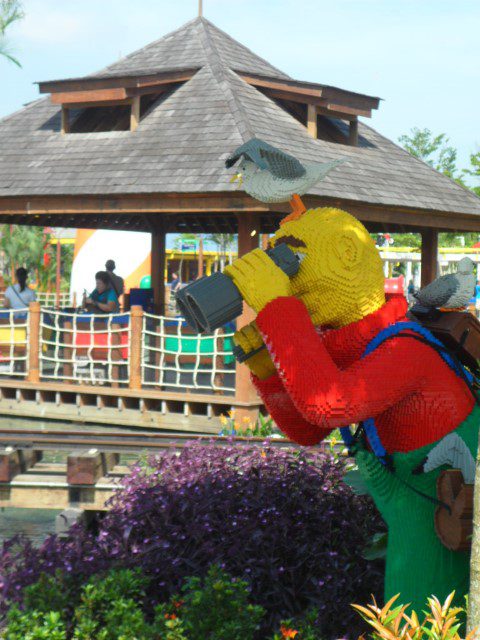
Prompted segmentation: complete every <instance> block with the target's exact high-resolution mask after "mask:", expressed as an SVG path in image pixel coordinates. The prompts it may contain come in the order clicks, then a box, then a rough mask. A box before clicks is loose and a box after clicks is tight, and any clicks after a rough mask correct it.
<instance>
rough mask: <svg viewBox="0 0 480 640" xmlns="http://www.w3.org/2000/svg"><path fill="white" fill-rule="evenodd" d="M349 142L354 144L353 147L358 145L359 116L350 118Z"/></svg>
mask: <svg viewBox="0 0 480 640" xmlns="http://www.w3.org/2000/svg"><path fill="white" fill-rule="evenodd" d="M348 144H350V145H352V147H358V118H355V119H354V120H350V128H349V131H348Z"/></svg>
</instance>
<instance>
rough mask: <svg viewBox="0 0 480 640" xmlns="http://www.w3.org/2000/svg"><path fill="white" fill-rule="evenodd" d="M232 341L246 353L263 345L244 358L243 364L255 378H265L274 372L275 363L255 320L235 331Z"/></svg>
mask: <svg viewBox="0 0 480 640" xmlns="http://www.w3.org/2000/svg"><path fill="white" fill-rule="evenodd" d="M233 341H234V343H235V344H236V345H237V346H239V347H241V348H242V349H243V351H244V352H245V353H246V354H247V355H248V354H249V353H250V352H253V351H256V350H257V349H260V348H261V347H262V346H263V347H264V348H263V349H262V350H261V351H258V352H257V353H255V354H254V355H252V356H251V357H250V358H248V359H247V360H245V364H246V365H247V367H248V368H249V369H250V371H251V372H252V373H253V374H254V375H255V376H257V378H259V379H260V380H265V379H266V378H269V377H270V376H271V375H273V374H274V373H275V372H276V369H275V365H274V364H273V362H272V359H271V358H270V354H269V353H268V351H267V349H266V347H265V345H264V343H263V339H262V336H261V335H260V332H259V330H258V329H257V325H256V324H255V322H251V323H250V324H247V325H246V326H245V327H242V328H241V329H240V330H239V331H236V332H235V334H234V336H233Z"/></svg>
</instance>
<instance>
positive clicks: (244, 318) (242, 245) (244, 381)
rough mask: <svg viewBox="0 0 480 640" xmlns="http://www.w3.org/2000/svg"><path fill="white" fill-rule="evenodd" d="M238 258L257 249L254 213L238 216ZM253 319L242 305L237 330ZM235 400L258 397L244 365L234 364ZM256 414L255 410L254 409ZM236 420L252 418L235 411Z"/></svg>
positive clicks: (250, 312) (257, 223)
mask: <svg viewBox="0 0 480 640" xmlns="http://www.w3.org/2000/svg"><path fill="white" fill-rule="evenodd" d="M237 219H238V257H239V258H241V257H242V256H244V255H245V254H246V253H249V252H250V251H253V249H256V248H257V247H258V243H259V239H260V235H259V220H258V217H257V215H256V214H255V213H254V212H249V213H244V214H242V215H239V216H238V218H237ZM254 319H255V313H254V312H253V310H252V309H250V307H247V305H246V304H245V303H244V305H243V313H242V315H241V316H240V317H239V318H238V319H237V329H240V328H241V327H244V326H245V325H247V324H249V323H250V322H252V321H253V320H254ZM235 399H236V401H239V402H242V403H251V402H255V401H256V400H257V401H258V395H257V392H256V389H255V387H254V386H253V384H252V381H251V377H250V371H249V369H248V367H247V366H246V365H245V364H239V363H238V362H237V363H236V373H235ZM254 411H255V412H256V408H255V409H254ZM235 413H236V415H235V418H236V419H240V420H242V418H243V417H249V418H253V417H254V415H253V414H252V410H248V409H246V410H243V411H242V410H241V409H236V411H235Z"/></svg>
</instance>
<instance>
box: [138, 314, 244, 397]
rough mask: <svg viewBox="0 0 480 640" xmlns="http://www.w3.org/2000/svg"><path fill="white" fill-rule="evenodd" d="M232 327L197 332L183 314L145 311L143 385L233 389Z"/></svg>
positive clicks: (225, 390)
mask: <svg viewBox="0 0 480 640" xmlns="http://www.w3.org/2000/svg"><path fill="white" fill-rule="evenodd" d="M232 336H233V330H232V331H225V330H224V329H217V330H216V331H215V332H214V333H213V334H212V335H207V336H203V335H196V334H193V333H192V332H191V331H190V330H189V329H188V327H187V325H186V322H185V320H184V319H183V318H167V317H164V316H155V315H151V314H149V313H145V314H144V318H143V330H142V385H143V386H160V387H162V388H164V389H170V390H176V391H182V390H203V391H205V392H211V391H217V392H224V393H225V392H226V393H233V392H234V391H235V359H234V357H233V355H232V347H233V343H232Z"/></svg>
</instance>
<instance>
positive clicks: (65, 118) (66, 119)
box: [60, 106, 70, 135]
mask: <svg viewBox="0 0 480 640" xmlns="http://www.w3.org/2000/svg"><path fill="white" fill-rule="evenodd" d="M61 118H62V120H61V125H60V132H61V134H62V135H65V134H66V133H70V112H69V110H68V108H67V107H64V106H62V114H61Z"/></svg>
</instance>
